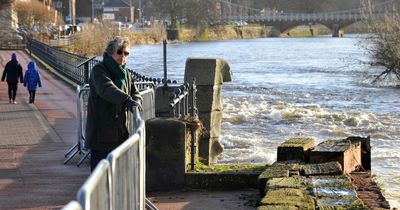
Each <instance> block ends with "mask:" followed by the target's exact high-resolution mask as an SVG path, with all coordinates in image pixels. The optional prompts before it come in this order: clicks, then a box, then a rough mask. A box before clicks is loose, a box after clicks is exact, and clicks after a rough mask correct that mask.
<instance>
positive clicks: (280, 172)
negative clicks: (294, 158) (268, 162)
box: [258, 165, 289, 195]
mask: <svg viewBox="0 0 400 210" xmlns="http://www.w3.org/2000/svg"><path fill="white" fill-rule="evenodd" d="M277 177H289V168H288V167H287V166H286V165H272V166H269V167H268V168H267V169H265V170H264V171H263V172H262V173H261V174H260V176H258V188H259V190H260V194H261V195H265V186H266V183H267V181H268V180H269V179H272V178H277Z"/></svg>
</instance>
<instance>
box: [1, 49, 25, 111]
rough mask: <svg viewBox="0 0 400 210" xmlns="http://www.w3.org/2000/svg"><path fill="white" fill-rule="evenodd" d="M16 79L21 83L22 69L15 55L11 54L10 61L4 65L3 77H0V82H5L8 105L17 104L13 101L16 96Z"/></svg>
mask: <svg viewBox="0 0 400 210" xmlns="http://www.w3.org/2000/svg"><path fill="white" fill-rule="evenodd" d="M6 77H7V79H6ZM18 78H19V80H20V82H21V83H23V75H22V67H21V65H20V64H19V63H18V61H17V55H16V54H15V53H13V54H12V55H11V60H10V61H9V62H8V63H7V64H6V67H5V68H4V71H3V75H2V77H1V81H4V79H6V81H7V84H8V98H9V100H10V104H11V103H13V104H16V103H17V102H16V101H15V96H16V95H17V89H18Z"/></svg>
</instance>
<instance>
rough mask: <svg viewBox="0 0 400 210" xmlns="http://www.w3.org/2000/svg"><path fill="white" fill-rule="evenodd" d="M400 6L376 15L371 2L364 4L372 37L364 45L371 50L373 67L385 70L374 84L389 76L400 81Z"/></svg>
mask: <svg viewBox="0 0 400 210" xmlns="http://www.w3.org/2000/svg"><path fill="white" fill-rule="evenodd" d="M399 9H400V5H399V3H396V4H395V5H392V7H388V8H386V9H385V11H384V12H385V13H384V14H382V13H381V12H377V13H375V11H374V10H375V8H374V7H373V6H372V4H371V1H370V0H368V1H366V2H365V4H364V14H365V17H366V19H367V24H368V27H369V30H370V32H371V33H372V35H371V36H369V37H368V38H367V41H368V44H366V45H363V46H364V47H365V48H366V49H367V50H369V54H370V57H371V59H372V61H371V62H370V64H371V65H372V66H380V67H383V68H384V71H382V72H381V73H380V74H379V75H378V76H376V78H375V79H374V81H373V82H378V81H381V80H383V79H385V78H387V76H390V75H395V76H396V78H397V79H398V80H400V39H399V37H400V15H399V11H400V10H399Z"/></svg>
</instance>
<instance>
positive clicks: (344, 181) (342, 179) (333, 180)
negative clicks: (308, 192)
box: [305, 175, 353, 189]
mask: <svg viewBox="0 0 400 210" xmlns="http://www.w3.org/2000/svg"><path fill="white" fill-rule="evenodd" d="M305 182H306V185H307V186H309V187H340V188H348V189H351V188H353V184H352V183H351V180H350V179H349V178H348V177H347V176H345V175H336V176H312V177H308V178H306V179H305Z"/></svg>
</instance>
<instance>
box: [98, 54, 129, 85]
mask: <svg viewBox="0 0 400 210" xmlns="http://www.w3.org/2000/svg"><path fill="white" fill-rule="evenodd" d="M103 62H104V64H105V65H106V67H107V68H108V70H110V72H111V74H112V75H113V77H112V78H111V79H112V81H113V83H114V85H115V86H117V87H118V88H119V89H121V90H122V91H124V92H126V89H127V87H126V77H127V74H128V73H127V72H128V71H127V70H126V69H125V65H118V64H117V62H115V61H114V59H113V58H112V57H111V56H106V57H105V58H104V59H103Z"/></svg>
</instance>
